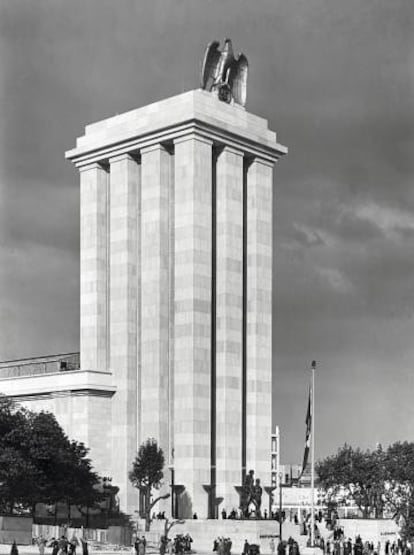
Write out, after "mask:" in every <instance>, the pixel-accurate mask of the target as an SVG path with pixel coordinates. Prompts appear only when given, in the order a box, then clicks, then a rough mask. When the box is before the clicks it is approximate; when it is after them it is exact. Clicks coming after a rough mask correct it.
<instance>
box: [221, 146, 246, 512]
mask: <svg viewBox="0 0 414 555" xmlns="http://www.w3.org/2000/svg"><path fill="white" fill-rule="evenodd" d="M216 199H217V200H216V231H217V233H216V253H217V254H216V468H217V470H216V483H217V490H216V495H217V496H218V497H223V499H224V500H223V503H222V505H221V506H220V508H226V510H227V512H229V511H231V510H232V509H233V508H236V509H237V507H238V505H239V496H238V494H237V493H236V491H235V489H234V486H239V485H241V479H242V477H241V421H242V394H241V391H242V390H241V387H242V319H243V153H242V152H241V151H238V150H234V149H232V148H230V147H225V148H224V149H223V151H222V152H221V153H220V154H219V156H218V158H217V165H216Z"/></svg>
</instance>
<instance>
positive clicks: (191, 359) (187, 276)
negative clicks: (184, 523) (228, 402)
mask: <svg viewBox="0 0 414 555" xmlns="http://www.w3.org/2000/svg"><path fill="white" fill-rule="evenodd" d="M174 159H175V172H174V173H175V315H174V316H175V321H174V339H175V345H174V393H175V395H174V397H175V399H174V467H175V479H176V483H177V484H185V486H186V491H185V493H184V496H185V498H186V502H185V503H184V500H183V512H184V514H183V515H182V516H184V517H190V518H191V515H192V513H193V512H197V514H200V515H206V508H207V503H206V493H205V491H204V489H203V485H207V484H210V437H211V432H210V395H211V387H210V385H211V378H210V372H211V234H212V230H211V224H212V212H211V208H212V141H208V140H206V139H204V138H203V137H200V136H197V135H189V136H187V137H185V138H182V139H180V140H177V141H176V142H175V156H174Z"/></svg>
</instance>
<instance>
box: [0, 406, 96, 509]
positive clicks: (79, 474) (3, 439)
mask: <svg viewBox="0 0 414 555" xmlns="http://www.w3.org/2000/svg"><path fill="white" fill-rule="evenodd" d="M87 454H88V449H87V448H86V447H85V446H84V445H83V444H82V443H78V442H76V441H70V440H69V438H68V437H67V436H66V434H65V433H64V431H63V430H62V428H61V426H60V425H59V424H58V422H57V421H56V418H55V417H54V415H52V414H50V413H47V412H40V413H35V412H31V411H28V410H26V409H24V408H22V407H19V406H18V405H16V404H14V403H13V402H12V401H10V400H9V399H7V398H5V397H3V396H0V510H1V511H3V512H11V513H12V512H14V511H15V510H17V509H27V508H30V509H31V510H32V511H33V512H34V510H35V507H36V504H37V503H47V504H50V503H57V502H58V501H62V500H65V501H67V502H68V503H73V504H75V503H76V504H77V503H79V504H83V503H85V502H86V501H87V503H88V506H91V505H93V504H94V503H95V502H96V501H98V500H99V499H100V496H101V494H100V493H99V491H98V490H97V488H96V485H97V484H98V483H99V478H98V475H97V474H96V473H94V472H93V470H92V465H91V461H90V460H89V459H88V458H87Z"/></svg>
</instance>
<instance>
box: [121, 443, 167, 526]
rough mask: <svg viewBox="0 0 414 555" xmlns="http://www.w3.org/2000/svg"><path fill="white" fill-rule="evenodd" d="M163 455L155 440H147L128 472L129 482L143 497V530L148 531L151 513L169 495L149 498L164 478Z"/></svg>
mask: <svg viewBox="0 0 414 555" xmlns="http://www.w3.org/2000/svg"><path fill="white" fill-rule="evenodd" d="M164 463H165V459H164V453H163V451H162V449H161V448H160V447H158V444H157V442H156V440H155V439H153V438H149V439H147V440H146V441H145V442H144V443H143V444H142V445H141V446H140V448H139V449H138V453H137V456H136V457H135V460H134V462H133V464H132V470H131V471H130V472H129V480H130V482H131V483H132V485H133V486H134V487H136V488H137V489H139V490H140V492H141V493H142V495H143V497H144V517H145V529H146V530H147V531H148V530H149V529H150V523H151V511H152V509H153V507H154V506H155V504H156V503H158V502H159V501H160V500H161V499H167V498H168V497H169V496H170V494H169V493H167V494H165V495H159V496H158V497H156V498H155V499H152V498H151V493H152V489H156V490H159V489H160V487H161V481H162V479H163V477H164V474H163V468H164Z"/></svg>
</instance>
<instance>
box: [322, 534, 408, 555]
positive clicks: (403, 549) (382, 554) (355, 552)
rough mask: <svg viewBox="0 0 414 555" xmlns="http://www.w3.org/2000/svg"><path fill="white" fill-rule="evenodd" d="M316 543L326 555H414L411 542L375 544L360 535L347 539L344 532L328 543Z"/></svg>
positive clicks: (400, 541)
mask: <svg viewBox="0 0 414 555" xmlns="http://www.w3.org/2000/svg"><path fill="white" fill-rule="evenodd" d="M316 543H317V545H318V546H319V547H320V549H321V550H322V552H323V553H324V554H326V555H412V552H413V547H412V545H411V544H410V542H407V541H403V540H401V539H398V541H394V542H392V543H391V542H390V541H389V540H387V541H386V542H385V543H381V542H377V543H376V544H374V542H372V541H363V540H362V538H361V536H359V535H358V536H357V537H356V538H354V540H352V539H351V538H345V537H344V535H343V531H342V534H336V535H333V536H332V538H331V539H329V540H326V541H325V540H324V539H323V538H319V539H318V540H316Z"/></svg>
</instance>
